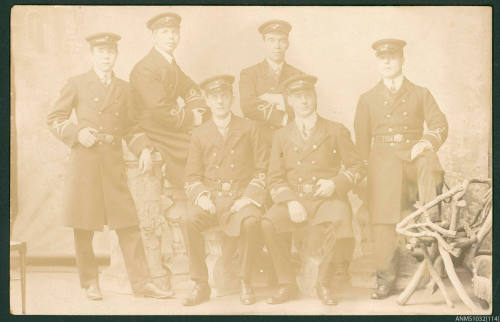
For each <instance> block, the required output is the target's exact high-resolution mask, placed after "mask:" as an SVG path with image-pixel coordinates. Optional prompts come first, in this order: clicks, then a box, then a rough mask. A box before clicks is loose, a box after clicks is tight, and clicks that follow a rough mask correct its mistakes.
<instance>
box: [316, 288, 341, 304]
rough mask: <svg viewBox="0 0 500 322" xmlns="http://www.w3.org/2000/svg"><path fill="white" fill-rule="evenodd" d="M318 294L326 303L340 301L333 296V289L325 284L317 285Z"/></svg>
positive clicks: (322, 301)
mask: <svg viewBox="0 0 500 322" xmlns="http://www.w3.org/2000/svg"><path fill="white" fill-rule="evenodd" d="M316 294H317V295H318V297H319V299H320V300H321V303H323V304H324V305H337V302H338V301H337V299H336V298H335V297H334V296H333V294H332V291H331V290H330V289H329V288H328V287H326V286H324V285H323V284H318V285H317V286H316Z"/></svg>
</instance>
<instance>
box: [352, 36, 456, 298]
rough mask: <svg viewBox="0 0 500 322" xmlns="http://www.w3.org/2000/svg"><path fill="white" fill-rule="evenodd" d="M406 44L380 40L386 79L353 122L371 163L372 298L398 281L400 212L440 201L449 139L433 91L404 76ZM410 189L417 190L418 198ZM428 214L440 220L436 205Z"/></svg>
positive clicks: (379, 57)
mask: <svg viewBox="0 0 500 322" xmlns="http://www.w3.org/2000/svg"><path fill="white" fill-rule="evenodd" d="M405 45H406V42H405V41H403V40H399V39H382V40H379V41H376V42H375V43H374V44H373V45H372V48H373V49H374V50H375V54H376V57H377V60H378V67H379V72H380V74H381V76H382V79H381V80H380V82H379V83H378V84H377V85H376V86H375V87H374V88H372V89H370V90H369V91H368V92H366V93H364V94H362V95H361V97H360V98H359V101H358V106H357V110H356V116H355V120H354V130H355V133H356V144H357V146H358V148H359V151H360V153H361V155H362V157H363V159H364V160H366V162H367V163H368V203H369V209H370V214H371V219H372V225H373V236H374V244H375V257H376V258H377V261H376V269H377V273H376V274H377V289H376V290H375V292H373V294H372V298H374V299H380V298H385V297H387V296H388V295H389V294H390V292H391V290H392V288H393V285H394V281H395V279H396V274H397V268H398V251H397V248H396V245H397V239H396V231H395V227H396V224H397V223H398V222H400V221H401V220H402V219H403V218H402V215H401V214H402V209H403V208H408V207H409V208H411V207H412V205H413V204H414V203H415V202H416V201H418V203H419V204H421V205H422V204H425V203H427V202H429V201H431V200H432V199H434V198H435V197H436V187H437V186H438V185H439V184H440V183H441V182H442V175H443V168H442V167H441V164H440V162H439V159H438V156H437V154H436V152H437V151H438V149H439V148H440V146H441V145H442V144H443V143H444V141H445V140H446V137H447V135H448V123H447V121H446V117H445V115H444V114H443V113H442V112H441V110H440V109H439V106H438V105H437V103H436V101H435V99H434V97H433V96H432V94H431V93H430V91H429V90H428V89H427V88H425V87H421V86H418V85H415V84H413V83H412V82H410V81H409V80H408V79H407V78H406V77H404V75H403V71H402V66H403V63H404V55H403V47H404V46H405ZM424 123H425V125H426V128H424ZM414 186H417V189H412V187H414ZM412 191H418V197H417V195H416V194H415V193H413V194H412V193H411V192H412ZM430 215H431V218H435V217H436V216H437V208H436V207H434V208H433V209H431V211H430Z"/></svg>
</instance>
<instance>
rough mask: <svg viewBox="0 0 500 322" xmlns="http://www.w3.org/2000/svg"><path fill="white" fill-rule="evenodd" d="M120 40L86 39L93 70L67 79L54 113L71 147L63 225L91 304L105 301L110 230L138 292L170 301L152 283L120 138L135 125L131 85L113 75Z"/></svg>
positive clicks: (51, 118) (53, 121)
mask: <svg viewBox="0 0 500 322" xmlns="http://www.w3.org/2000/svg"><path fill="white" fill-rule="evenodd" d="M120 38H121V37H120V36H118V35H116V34H113V33H99V34H95V35H91V36H89V37H87V38H86V39H87V41H88V42H89V44H90V50H91V55H92V60H93V67H92V69H91V70H90V71H88V72H86V73H84V74H81V75H78V76H75V77H72V78H70V79H69V81H68V82H67V84H66V85H65V86H64V88H63V89H62V90H61V94H60V96H59V99H58V100H57V102H56V103H55V105H54V107H53V109H52V111H51V112H50V113H49V115H48V119H47V123H48V125H49V129H50V130H51V132H52V133H53V134H54V135H55V136H56V137H57V138H58V139H59V140H61V141H62V142H64V143H65V144H66V145H68V146H69V147H70V148H71V153H70V160H69V169H68V175H67V179H66V186H65V193H66V198H65V203H66V205H65V217H64V223H65V225H67V226H69V227H72V228H73V230H74V238H75V255H76V263H77V267H78V273H79V276H80V284H81V287H82V288H84V289H85V291H86V294H87V297H88V298H89V299H91V300H101V299H102V293H101V291H100V289H99V280H98V265H97V260H96V258H95V256H94V251H93V248H92V240H93V236H94V231H100V230H102V229H103V227H104V225H107V226H108V227H109V228H110V229H114V230H115V231H116V233H117V234H118V238H119V242H120V248H121V250H122V253H123V259H124V261H125V266H126V268H127V272H128V276H129V280H130V282H131V286H132V290H133V292H134V294H136V295H139V296H149V297H157V298H165V297H170V296H172V295H173V293H172V292H171V291H169V292H164V291H162V290H160V289H158V288H157V287H156V286H155V285H154V284H153V283H152V282H151V279H150V276H149V269H148V264H147V262H146V257H145V254H144V248H143V244H142V240H141V233H140V230H139V227H138V218H137V214H136V209H135V206H134V202H133V200H132V197H131V195H130V192H129V189H128V186H127V177H126V173H125V164H124V162H123V158H122V148H121V147H122V145H121V142H122V138H124V137H125V136H126V134H127V130H128V129H129V128H130V127H131V125H132V124H131V122H130V119H129V114H128V113H129V107H130V99H129V97H130V95H129V86H128V83H127V82H125V81H123V80H121V79H119V78H117V77H115V75H114V74H113V65H114V63H115V60H116V57H117V41H118V40H119V39H120ZM72 112H75V115H76V121H77V123H74V122H73V121H72V120H71V119H70V117H71V114H72Z"/></svg>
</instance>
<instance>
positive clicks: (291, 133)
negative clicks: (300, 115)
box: [286, 122, 306, 149]
mask: <svg viewBox="0 0 500 322" xmlns="http://www.w3.org/2000/svg"><path fill="white" fill-rule="evenodd" d="M286 129H287V132H288V133H287V136H288V137H289V138H290V140H292V143H293V144H295V145H297V146H299V147H300V148H301V149H303V148H304V147H305V145H306V142H305V141H304V139H303V138H302V135H301V134H300V132H299V128H298V127H297V123H295V122H291V123H289V124H288V126H287V127H286Z"/></svg>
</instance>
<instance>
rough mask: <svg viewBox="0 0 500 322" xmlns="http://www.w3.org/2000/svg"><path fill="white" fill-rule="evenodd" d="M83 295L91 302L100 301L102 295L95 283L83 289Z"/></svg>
mask: <svg viewBox="0 0 500 322" xmlns="http://www.w3.org/2000/svg"><path fill="white" fill-rule="evenodd" d="M85 293H86V294H87V298H88V299H89V300H92V301H100V300H102V293H101V290H100V289H99V285H97V283H92V284H90V286H89V287H87V288H86V289H85Z"/></svg>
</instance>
